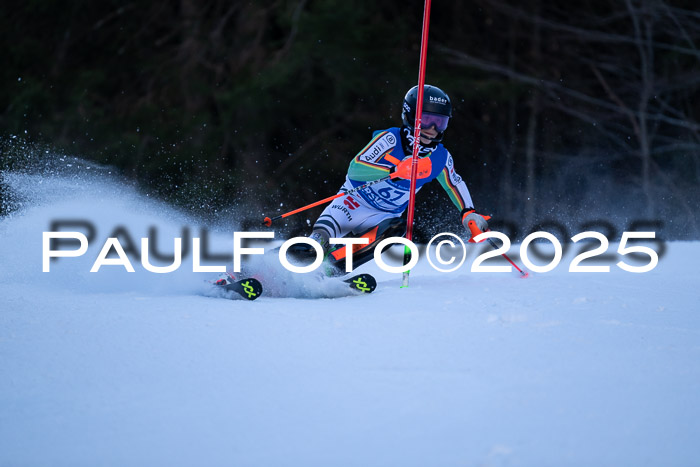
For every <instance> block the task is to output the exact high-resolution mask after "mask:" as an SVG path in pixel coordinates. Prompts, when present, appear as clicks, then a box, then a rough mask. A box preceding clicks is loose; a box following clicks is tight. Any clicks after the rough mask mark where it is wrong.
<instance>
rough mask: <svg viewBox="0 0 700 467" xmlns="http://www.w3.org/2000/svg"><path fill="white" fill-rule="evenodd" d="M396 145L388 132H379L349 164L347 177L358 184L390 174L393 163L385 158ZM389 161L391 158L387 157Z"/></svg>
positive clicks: (392, 136) (394, 139)
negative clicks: (358, 182)
mask: <svg viewBox="0 0 700 467" xmlns="http://www.w3.org/2000/svg"><path fill="white" fill-rule="evenodd" d="M395 144H396V138H395V137H394V135H392V134H391V133H390V132H388V131H380V132H378V133H376V134H375V135H374V137H373V138H372V141H370V142H369V144H368V145H367V146H365V147H364V148H363V149H362V150H361V151H360V152H359V153H358V154H357V155H356V156H355V157H354V158H353V160H352V161H351V162H350V167H349V168H348V177H350V178H351V179H352V180H357V181H360V182H370V181H372V180H378V179H380V178H383V177H386V176H387V175H389V174H390V172H391V169H392V168H393V167H394V165H395V163H394V162H391V161H390V160H388V159H387V158H386V155H387V153H388V152H389V151H391V150H392V149H393V148H394V146H395ZM389 159H391V157H389Z"/></svg>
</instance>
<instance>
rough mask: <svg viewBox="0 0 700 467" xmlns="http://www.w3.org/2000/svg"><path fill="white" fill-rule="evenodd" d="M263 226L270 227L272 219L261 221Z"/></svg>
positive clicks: (267, 218)
mask: <svg viewBox="0 0 700 467" xmlns="http://www.w3.org/2000/svg"><path fill="white" fill-rule="evenodd" d="M263 225H266V226H268V227H270V226H271V225H272V219H270V218H269V217H266V218H265V219H263Z"/></svg>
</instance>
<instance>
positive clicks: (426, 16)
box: [401, 0, 431, 287]
mask: <svg viewBox="0 0 700 467" xmlns="http://www.w3.org/2000/svg"><path fill="white" fill-rule="evenodd" d="M430 1H431V0H425V7H424V10H423V35H422V37H421V44H420V65H419V66H418V96H417V102H416V121H415V125H414V131H413V156H412V161H411V188H410V190H411V191H410V193H409V198H408V215H407V218H406V240H408V241H411V240H412V239H413V218H414V211H415V208H416V180H417V178H418V177H417V175H418V147H419V145H420V130H421V119H422V117H423V87H424V85H425V63H426V61H427V57H428V29H429V27H430ZM410 260H411V250H410V249H409V248H408V247H406V248H405V249H404V255H403V264H404V265H406V264H408V263H409V261H410ZM410 272H411V271H410V270H409V271H405V272H404V273H403V281H402V283H401V287H408V277H409V274H410Z"/></svg>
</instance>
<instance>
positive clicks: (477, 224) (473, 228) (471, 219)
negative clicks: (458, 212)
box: [462, 209, 491, 243]
mask: <svg viewBox="0 0 700 467" xmlns="http://www.w3.org/2000/svg"><path fill="white" fill-rule="evenodd" d="M489 219H491V216H482V215H481V214H477V213H476V211H474V210H473V209H472V210H471V211H467V212H465V213H464V215H463V216H462V225H463V226H464V228H465V229H467V230H468V231H469V232H470V233H471V234H472V237H471V238H470V239H469V241H470V242H472V243H476V242H474V237H476V236H477V235H479V234H482V233H484V232H486V231H488V230H489V223H488V222H486V221H487V220H489Z"/></svg>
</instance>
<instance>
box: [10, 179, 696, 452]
mask: <svg viewBox="0 0 700 467" xmlns="http://www.w3.org/2000/svg"><path fill="white" fill-rule="evenodd" d="M5 183H6V184H8V185H9V186H10V187H12V189H13V190H14V191H15V192H17V193H19V194H20V195H21V196H22V199H23V200H24V206H23V208H22V209H21V210H20V211H19V212H16V213H15V214H13V215H12V216H10V217H7V218H4V219H0V238H1V239H2V242H1V244H0V375H1V377H0V466H5V465H7V466H18V465H51V466H63V465H65V466H81V465H84V466H93V465H115V466H122V465H148V466H152V465H246V466H248V465H252V466H258V465H259V466H270V465H299V466H315V465H318V466H328V465H349V466H361V465H362V466H365V465H368V466H369V465H371V466H375V465H376V466H383V465H386V466H395V465H401V466H411V465H415V466H426V465H435V466H453V465H454V466H490V465H495V466H498V465H507V466H530V465H533V466H546V465H551V466H560V465H582V466H590V465H599V466H608V465H609V466H620V465H630V466H631V465H634V466H642V465H650V466H658V465H664V466H670V465H694V464H695V465H697V462H698V459H700V445H698V442H697V440H698V438H699V436H700V292H699V291H698V285H700V268H699V267H698V259H700V243H698V242H691V243H669V244H667V251H666V252H665V254H663V255H662V257H661V260H660V262H659V264H658V266H657V267H656V268H655V269H654V270H653V271H651V272H648V273H644V274H632V273H628V272H625V271H622V270H620V269H619V268H617V267H615V266H614V263H615V262H617V261H618V260H619V259H620V258H618V257H615V260H614V261H612V262H611V263H609V264H611V265H612V268H611V272H610V273H579V274H575V273H570V272H568V271H567V267H568V264H569V262H570V256H571V255H569V256H567V257H566V258H565V260H564V261H563V262H562V264H561V265H560V266H559V267H558V268H557V269H555V270H554V271H552V272H548V273H543V274H538V275H533V277H531V278H528V279H520V278H518V276H517V274H515V273H513V274H507V273H504V274H496V273H489V274H484V273H480V274H477V273H471V272H469V265H470V263H471V261H472V260H473V259H474V255H470V256H469V258H468V259H467V262H466V263H465V265H464V266H463V267H462V268H461V269H460V270H459V271H458V272H454V273H450V274H440V273H438V272H436V271H433V270H432V268H430V267H429V266H428V265H427V264H426V263H425V262H421V264H419V265H418V267H416V268H415V269H414V271H413V272H412V275H411V286H410V288H408V289H400V288H399V284H400V276H397V275H395V274H389V273H385V272H383V271H380V270H379V269H378V268H377V267H376V266H375V265H371V266H367V267H363V268H361V269H360V270H361V271H367V272H371V273H373V274H375V275H376V277H377V279H378V281H379V287H378V289H377V291H376V292H375V293H374V294H372V295H368V296H347V297H338V298H333V299H323V298H314V299H309V298H276V297H269V296H263V297H262V298H260V299H259V300H257V301H255V302H246V301H242V300H236V301H232V300H225V299H220V298H214V297H211V296H207V295H206V289H205V288H204V286H203V281H202V279H203V278H204V277H207V275H201V274H195V273H192V272H191V263H187V262H186V261H185V262H183V267H182V268H181V270H178V271H177V272H175V273H172V274H165V275H156V274H152V273H148V272H145V271H143V268H141V266H140V264H138V263H136V264H134V267H135V268H136V270H137V272H136V273H133V274H129V273H126V272H124V271H123V268H121V267H118V266H108V267H105V268H104V269H103V270H101V271H100V272H99V273H95V274H90V273H89V272H88V271H89V269H90V266H91V265H92V261H94V258H95V257H96V256H97V254H98V252H99V249H100V248H101V246H102V243H103V242H104V240H105V238H106V236H107V234H108V233H109V232H110V231H112V230H113V229H114V228H115V226H120V225H121V226H125V227H126V228H127V229H128V231H129V233H130V234H131V235H133V236H134V237H135V238H139V237H141V236H146V235H147V234H146V232H147V229H148V227H149V226H151V225H156V226H158V228H159V235H162V239H163V240H162V245H163V246H159V248H161V249H163V250H167V248H165V246H164V245H166V244H167V243H168V242H169V241H171V239H172V238H173V237H174V236H177V234H178V232H179V228H180V226H181V225H183V223H187V222H190V221H189V220H188V219H186V218H185V217H183V216H181V215H180V214H177V213H175V212H173V211H171V210H170V209H168V208H166V207H164V206H161V205H159V204H158V203H155V202H152V201H150V200H147V199H144V198H143V197H141V196H139V195H137V194H135V193H134V192H133V191H131V190H130V189H128V188H125V187H124V186H122V185H119V184H116V183H113V182H104V181H95V180H93V181H92V182H90V181H89V180H86V179H74V178H70V177H47V176H41V177H40V176H34V177H31V176H18V175H11V176H8V175H6V176H5ZM66 218H70V219H89V220H90V221H91V222H92V223H94V225H95V226H96V227H97V238H98V239H97V240H95V244H94V245H93V244H91V246H90V250H89V251H88V253H87V254H86V255H85V256H84V257H81V258H62V259H60V260H58V261H56V262H55V263H52V265H51V272H50V273H42V272H41V267H42V263H41V245H42V243H41V233H42V231H45V230H48V227H49V224H50V222H51V221H52V220H55V219H66ZM234 229H235V226H234V227H232V228H231V229H230V231H229V233H227V234H226V235H224V234H223V233H221V234H219V233H217V234H216V236H215V238H214V242H213V245H214V247H213V249H214V250H215V251H225V250H223V249H224V248H226V245H228V246H229V248H230V245H231V243H232V242H231V240H230V236H229V234H230V232H232V231H233V230H234ZM168 239H169V240H168ZM171 248H172V247H171ZM616 248H617V245H616V244H611V247H610V251H611V252H614V251H615V249H616ZM512 252H513V256H516V257H517V255H516V253H517V249H516V247H514V249H513V250H512ZM499 264H500V263H499ZM188 267H189V268H190V270H189V271H188ZM313 287H316V289H315V293H321V292H322V291H323V289H322V288H319V287H318V286H313ZM313 287H312V288H313Z"/></svg>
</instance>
